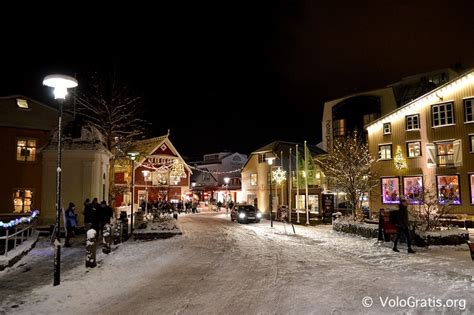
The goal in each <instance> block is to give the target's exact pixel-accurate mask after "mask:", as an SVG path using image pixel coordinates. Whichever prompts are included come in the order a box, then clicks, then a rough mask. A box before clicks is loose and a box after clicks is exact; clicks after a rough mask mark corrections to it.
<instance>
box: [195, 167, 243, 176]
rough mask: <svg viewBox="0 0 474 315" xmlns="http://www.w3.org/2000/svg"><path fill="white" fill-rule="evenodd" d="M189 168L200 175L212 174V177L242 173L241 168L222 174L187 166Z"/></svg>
mask: <svg viewBox="0 0 474 315" xmlns="http://www.w3.org/2000/svg"><path fill="white" fill-rule="evenodd" d="M188 166H189V165H188ZM189 168H191V169H192V170H194V171H198V172H202V173H207V174H212V175H223V174H232V173H240V172H241V171H242V169H241V168H239V169H235V170H232V171H223V172H218V171H207V170H203V169H200V168H197V167H194V166H189Z"/></svg>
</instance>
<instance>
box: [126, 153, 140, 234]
mask: <svg viewBox="0 0 474 315" xmlns="http://www.w3.org/2000/svg"><path fill="white" fill-rule="evenodd" d="M127 155H128V157H129V158H130V160H132V198H130V199H131V205H130V235H132V233H133V203H134V200H133V199H134V195H135V159H136V158H137V156H138V155H139V153H138V152H128V153H127Z"/></svg>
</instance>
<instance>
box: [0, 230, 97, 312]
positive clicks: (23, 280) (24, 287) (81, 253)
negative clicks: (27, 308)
mask: <svg viewBox="0 0 474 315" xmlns="http://www.w3.org/2000/svg"><path fill="white" fill-rule="evenodd" d="M71 240H72V247H64V246H63V247H61V274H63V273H64V272H65V271H68V270H71V269H73V268H74V267H76V266H78V265H84V266H85V253H86V246H85V245H84V244H85V235H77V236H76V237H75V238H73V239H71ZM63 242H64V239H63ZM100 243H101V242H99V245H98V247H97V262H98V264H99V263H100V261H101V256H102V252H101V251H102V246H101V244H100ZM53 261H54V250H53V247H51V246H50V237H47V236H40V238H39V240H38V242H37V244H36V247H35V248H33V249H32V250H31V251H30V252H29V253H28V254H27V255H26V256H25V257H23V258H22V259H21V260H20V261H19V262H17V263H16V264H15V265H13V266H12V267H10V268H6V269H5V270H3V271H1V272H0V280H1V281H0V296H1V297H2V304H1V305H0V314H1V313H2V311H4V312H6V313H8V312H9V308H16V307H17V306H18V305H19V304H23V303H25V302H27V301H22V300H21V299H20V298H19V297H18V296H21V295H23V294H21V295H20V294H16V292H18V293H20V292H21V293H25V292H31V291H32V290H33V289H34V288H35V287H38V286H43V285H45V284H46V285H47V284H51V286H52V285H53ZM84 270H86V269H85V267H84ZM24 273H28V275H29V276H28V277H25V276H24ZM61 280H63V279H61ZM15 305H16V306H15ZM2 307H3V308H2Z"/></svg>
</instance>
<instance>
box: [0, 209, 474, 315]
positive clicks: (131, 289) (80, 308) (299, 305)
mask: <svg viewBox="0 0 474 315" xmlns="http://www.w3.org/2000/svg"><path fill="white" fill-rule="evenodd" d="M178 223H179V224H180V227H181V229H182V231H183V235H182V236H176V237H173V238H171V239H166V240H155V241H148V242H138V241H137V242H134V241H129V242H127V243H124V244H122V245H120V246H119V247H118V248H117V249H116V250H115V251H114V252H113V253H112V254H111V255H109V256H105V255H103V254H100V255H99V256H98V258H99V263H100V267H99V268H95V269H91V270H86V269H85V267H84V263H83V258H82V257H81V255H82V253H80V252H78V253H76V255H77V257H78V260H80V261H79V262H78V263H77V265H74V266H69V267H67V268H66V267H63V274H62V283H61V285H60V286H58V287H53V286H52V285H51V282H47V283H44V284H40V281H38V279H37V278H40V277H42V278H41V279H44V277H45V275H43V274H38V273H37V272H35V269H36V265H37V264H38V263H40V262H41V263H45V262H44V261H41V260H40V259H39V258H38V255H37V251H50V249H49V248H41V246H39V248H37V249H34V250H33V252H32V253H31V254H30V255H29V256H27V257H26V258H24V259H23V260H22V261H20V262H19V263H17V265H15V266H14V267H13V268H9V269H7V270H5V271H3V272H0V283H1V284H0V293H1V294H2V302H1V304H0V313H2V310H3V311H4V312H5V313H34V314H38V313H43V314H45V313H56V314H57V313H63V314H66V313H67V314H78V313H79V314H85V313H94V314H99V313H100V314H104V313H107V314H109V313H110V314H112V313H123V314H128V313H154V314H171V313H180V314H182V313H183V314H217V313H219V314H256V313H277V314H288V313H290V314H310V313H318V314H320V313H325V314H327V313H333V314H359V313H360V314H366V313H371V314H379V313H400V312H408V313H426V312H428V311H437V312H445V313H456V314H458V313H459V314H461V313H464V314H470V313H474V262H473V261H472V260H471V258H470V255H469V250H468V248H467V245H463V246H460V247H444V248H441V247H430V248H428V249H425V248H423V249H421V248H416V247H415V250H417V253H416V254H414V255H408V254H407V253H406V251H405V249H403V247H401V252H400V253H395V252H393V251H392V250H391V247H390V244H389V243H385V244H381V243H378V242H377V241H375V240H372V239H364V238H359V237H355V236H350V235H345V234H339V233H336V232H333V231H332V229H331V226H329V225H328V226H317V227H303V226H295V228H296V235H293V232H292V230H291V226H288V225H286V227H285V226H283V225H282V224H281V223H275V227H274V228H273V229H271V228H270V223H269V222H268V221H262V223H259V224H248V225H241V224H237V223H231V222H230V219H229V217H228V216H226V215H225V214H215V213H212V214H211V213H204V214H198V215H184V216H180V218H179V220H178ZM285 228H286V231H285ZM40 245H41V244H40ZM63 252H64V253H65V254H64V255H67V249H66V250H64V251H63ZM50 255H52V253H50ZM47 263H48V264H50V263H51V265H52V259H49V258H48V260H47ZM51 267H52V266H51ZM26 268H29V269H28V270H27V272H25V269H26ZM47 276H48V277H49V275H47ZM51 278H52V275H51ZM15 279H18V281H16V280H15ZM6 281H8V283H6ZM28 281H29V283H30V285H25V283H27V282H28ZM5 293H8V294H7V296H5ZM365 297H370V298H371V299H372V302H373V305H372V306H371V307H364V306H363V304H362V302H363V298H365ZM397 297H398V298H397ZM410 297H413V298H410ZM386 298H388V300H390V299H394V301H395V300H396V299H398V300H399V303H398V307H396V306H395V307H389V304H390V303H387V304H386V305H385V307H383V306H382V302H383V301H385V299H386ZM407 299H408V302H410V301H411V302H414V301H415V299H419V303H418V307H417V308H416V307H413V308H412V307H409V306H406V305H404V303H403V301H407ZM425 299H426V300H427V299H440V301H442V303H454V300H459V299H461V301H457V302H456V303H457V305H458V306H457V307H451V308H442V307H440V308H436V307H435V308H431V307H429V306H428V305H426V307H423V306H424V304H422V303H421V302H422V301H424V300H425ZM448 299H452V300H448ZM462 299H464V300H465V305H463V303H462ZM388 300H387V301H388ZM400 300H402V302H400ZM368 302H370V299H368V298H365V299H364V303H366V305H368V304H367V303H368ZM369 304H370V303H369ZM12 305H14V306H15V307H14V308H12ZM459 305H460V307H459ZM463 306H464V307H463Z"/></svg>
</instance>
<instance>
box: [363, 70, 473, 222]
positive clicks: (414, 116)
mask: <svg viewBox="0 0 474 315" xmlns="http://www.w3.org/2000/svg"><path fill="white" fill-rule="evenodd" d="M366 128H367V131H368V142H369V150H370V153H371V154H372V155H373V156H374V157H376V158H377V162H376V167H375V168H376V171H377V172H378V174H379V175H380V177H381V179H380V185H379V187H378V188H377V189H375V190H374V191H373V192H372V194H371V209H372V211H377V210H378V209H380V208H387V207H389V206H390V205H391V204H397V203H398V202H399V197H400V195H403V196H405V197H406V198H407V199H408V200H409V201H410V202H411V203H414V202H415V200H416V197H417V195H418V194H419V193H420V189H421V188H422V187H427V188H433V189H434V190H435V191H436V192H437V195H438V200H439V202H440V203H444V202H448V201H449V202H450V203H451V202H452V203H453V209H452V213H454V214H469V215H474V70H471V71H468V72H466V73H465V74H463V75H460V76H459V77H457V78H455V79H453V80H451V81H449V82H447V83H446V84H444V85H441V86H439V87H438V88H436V89H434V90H432V91H431V92H429V93H427V94H424V95H422V96H421V97H419V98H417V99H415V100H413V101H411V102H409V103H407V104H405V105H404V106H402V107H400V108H398V109H396V110H394V111H392V112H390V113H388V114H387V115H385V116H383V117H381V118H379V119H377V120H375V121H373V122H371V123H370V124H368V125H367V126H366ZM398 149H400V150H401V152H402V156H403V158H404V159H406V162H407V167H406V168H403V169H401V170H397V169H396V168H395V165H394V156H395V154H396V152H397V150H398Z"/></svg>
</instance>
